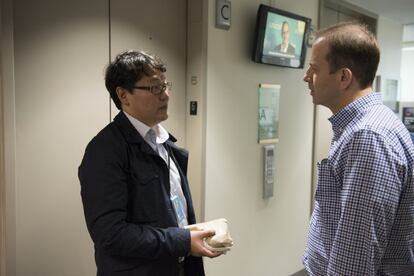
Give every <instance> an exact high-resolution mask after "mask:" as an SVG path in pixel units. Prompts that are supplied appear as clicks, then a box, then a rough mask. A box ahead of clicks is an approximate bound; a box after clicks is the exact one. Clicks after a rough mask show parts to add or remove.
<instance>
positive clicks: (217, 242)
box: [186, 218, 233, 251]
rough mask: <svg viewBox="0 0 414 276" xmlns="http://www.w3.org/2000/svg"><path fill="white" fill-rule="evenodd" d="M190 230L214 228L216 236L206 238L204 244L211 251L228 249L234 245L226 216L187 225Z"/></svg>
mask: <svg viewBox="0 0 414 276" xmlns="http://www.w3.org/2000/svg"><path fill="white" fill-rule="evenodd" d="M186 228H187V229H189V230H190V231H194V230H214V231H215V232H216V233H215V235H214V236H212V237H209V238H207V239H205V241H204V245H205V246H206V247H207V248H208V249H209V250H211V251H228V250H230V247H231V246H233V239H232V238H231V236H230V232H229V227H228V223H227V220H226V219H224V218H220V219H215V220H211V221H207V222H202V223H197V224H191V225H188V226H186Z"/></svg>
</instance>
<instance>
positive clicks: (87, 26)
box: [1, 0, 186, 276]
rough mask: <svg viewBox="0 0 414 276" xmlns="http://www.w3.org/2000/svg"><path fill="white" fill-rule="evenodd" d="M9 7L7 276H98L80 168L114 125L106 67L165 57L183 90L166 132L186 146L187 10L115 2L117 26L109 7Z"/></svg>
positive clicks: (22, 0)
mask: <svg viewBox="0 0 414 276" xmlns="http://www.w3.org/2000/svg"><path fill="white" fill-rule="evenodd" d="M3 2H8V3H9V4H10V5H9V6H10V7H8V6H7V9H3V5H2V15H3V14H7V15H8V16H7V19H9V20H10V22H9V25H8V28H7V31H8V33H6V35H5V32H2V39H3V38H7V39H5V40H2V60H1V61H2V62H1V64H2V75H1V76H2V78H3V77H4V79H5V81H4V82H3V86H2V87H5V86H6V84H7V85H8V86H7V87H6V89H4V91H3V89H2V92H4V95H5V100H4V102H3V103H4V104H3V105H2V107H4V108H5V110H4V113H5V116H4V119H5V122H6V124H5V134H6V139H5V141H4V145H5V146H6V148H7V152H5V155H6V164H5V170H6V188H7V191H6V193H7V202H6V203H7V205H8V206H7V207H8V208H7V274H6V275H10V276H13V275H18V276H20V275H22V276H25V275H34V276H36V275H41V276H48V275H50V276H55V275H68V276H72V275H94V274H95V273H96V268H95V264H94V260H93V245H92V242H91V239H90V237H89V234H88V232H87V229H86V226H85V222H84V218H83V210H82V204H81V200H80V194H79V192H80V187H79V181H78V179H77V167H78V165H79V163H80V161H81V158H82V155H83V152H84V149H85V146H86V144H87V143H88V141H89V140H90V139H91V138H92V137H93V136H94V135H95V134H96V133H97V132H98V131H99V130H100V129H101V128H102V127H104V126H105V125H106V124H107V123H108V122H109V120H110V117H111V112H110V101H109V96H108V94H107V92H106V89H105V87H104V80H103V79H104V67H105V65H106V64H107V63H108V61H109V58H110V56H111V57H113V56H114V55H115V54H117V53H118V52H119V51H121V50H125V49H131V48H136V49H145V50H150V51H151V52H153V53H156V54H158V55H160V56H161V57H162V58H163V59H164V61H166V63H167V66H168V69H169V70H168V73H167V77H168V78H169V79H170V80H172V82H173V83H174V90H173V92H174V94H173V96H172V98H171V102H170V119H169V121H168V123H167V124H166V126H167V128H168V129H169V130H171V132H173V133H174V134H175V135H176V136H177V138H178V139H180V144H181V145H185V138H186V137H185V136H186V134H185V123H183V122H184V121H185V74H186V69H185V68H186V1H185V0H182V1H180V3H179V4H178V3H177V2H168V3H165V1H161V0H160V1H151V2H146V3H147V5H142V2H141V3H140V4H141V5H138V3H137V2H136V1H112V6H111V7H110V8H111V20H109V5H108V1H104V2H102V1H98V0H93V1H88V2H84V1H80V0H76V1H70V2H67V1H63V0H57V1H56V0H41V1H35V2H34V1H29V0H17V1H14V3H13V5H14V7H13V8H14V12H13V11H12V9H11V3H12V1H3ZM3 2H2V4H3ZM3 11H4V13H3ZM138 11H139V13H143V16H141V21H139V20H137V19H136V18H137V16H136V15H137V12H138ZM155 11H156V13H157V16H159V18H158V21H157V22H158V23H160V24H163V25H165V26H168V27H165V28H159V25H158V24H154V21H153V14H154V12H155ZM144 15H145V16H146V17H145V16H144ZM3 19H4V17H2V23H3V21H4V20H3ZM110 21H111V27H109V26H110V24H109V22H110ZM2 27H3V24H2ZM9 34H10V35H9ZM13 35H14V37H13ZM6 42H7V43H6ZM13 44H14V45H13ZM6 46H7V47H6ZM13 52H14V53H13ZM3 56H6V57H7V59H4V58H3ZM13 57H15V67H14V70H13V66H12V65H13ZM4 68H7V71H4ZM14 85H15V88H14ZM113 113H115V112H113ZM2 267H3V266H2Z"/></svg>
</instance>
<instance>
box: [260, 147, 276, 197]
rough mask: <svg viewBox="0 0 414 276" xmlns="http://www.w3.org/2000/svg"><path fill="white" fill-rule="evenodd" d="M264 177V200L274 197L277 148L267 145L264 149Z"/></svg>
mask: <svg viewBox="0 0 414 276" xmlns="http://www.w3.org/2000/svg"><path fill="white" fill-rule="evenodd" d="M263 153H264V154H263V158H264V162H263V163H264V176H263V198H269V197H272V196H273V184H274V178H275V165H274V163H275V161H274V160H275V158H274V157H275V156H274V153H275V146H274V145H266V146H264V147H263Z"/></svg>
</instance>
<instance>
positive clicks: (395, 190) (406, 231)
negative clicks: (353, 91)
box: [303, 93, 414, 276]
mask: <svg viewBox="0 0 414 276" xmlns="http://www.w3.org/2000/svg"><path fill="white" fill-rule="evenodd" d="M329 120H330V122H331V124H332V128H333V132H334V137H333V139H332V143H331V147H330V151H329V156H328V158H327V159H324V160H322V161H321V162H320V163H318V186H317V189H316V194H315V209H314V211H313V214H312V218H311V222H310V230H309V238H308V246H307V248H306V251H305V255H304V260H303V261H304V265H305V268H306V270H307V271H308V273H309V274H310V275H324V276H326V275H335V276H336V275H346V276H351V275H357V276H362V275H363V276H366V275H407V276H408V275H410V276H412V275H414V177H413V159H414V146H413V143H412V141H411V139H410V135H409V134H408V131H407V129H406V128H405V127H404V125H403V124H402V122H401V121H400V120H399V119H398V118H397V117H396V116H395V114H394V113H393V112H392V111H391V110H389V109H388V108H387V107H385V106H384V105H383V104H382V102H381V94H379V93H370V94H368V95H366V96H364V97H362V98H360V99H358V100H356V101H354V102H352V103H351V104H349V105H348V106H346V107H345V108H344V109H342V110H341V111H339V112H338V113H336V114H335V115H333V116H332V117H331V118H330V119H329Z"/></svg>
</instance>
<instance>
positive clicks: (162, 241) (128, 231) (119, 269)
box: [79, 51, 220, 276]
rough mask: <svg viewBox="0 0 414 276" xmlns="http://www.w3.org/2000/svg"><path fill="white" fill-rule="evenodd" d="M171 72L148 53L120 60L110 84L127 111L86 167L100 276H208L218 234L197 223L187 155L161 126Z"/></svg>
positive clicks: (101, 138) (86, 203)
mask: <svg viewBox="0 0 414 276" xmlns="http://www.w3.org/2000/svg"><path fill="white" fill-rule="evenodd" d="M165 71H166V68H165V65H164V64H163V63H162V62H161V61H160V60H159V59H158V58H157V57H154V56H151V55H149V54H147V53H145V52H142V51H127V52H124V53H121V54H119V55H118V56H117V57H116V58H115V60H114V61H113V62H112V63H110V64H109V66H108V68H107V69H106V76H105V85H106V88H107V89H108V91H109V93H110V95H111V98H112V100H113V102H114V103H115V105H116V106H117V107H118V109H120V110H121V111H120V112H119V114H118V115H117V116H116V117H115V119H114V121H113V122H112V123H110V124H109V125H107V126H106V127H105V128H104V129H103V130H101V131H100V132H99V133H98V134H97V135H96V136H95V137H94V138H93V139H92V141H91V142H90V143H89V144H88V146H87V148H86V151H85V155H84V157H83V160H82V163H81V165H80V167H79V179H80V183H81V195H82V202H83V207H84V213H85V219H86V224H87V227H88V230H89V233H90V235H91V237H92V239H93V242H94V244H95V260H96V265H97V275H98V276H109V275H120V276H121V275H122V276H132V275H134V276H144V275H145V276H146V275H148V276H157V275H159V276H178V275H180V276H181V275H186V276H203V275H204V269H203V264H202V259H201V256H208V257H216V256H218V255H220V253H217V252H212V251H210V250H208V249H207V248H205V247H204V245H203V239H204V238H207V237H209V236H212V235H214V232H211V231H191V232H190V231H189V230H187V229H185V228H184V227H185V226H186V225H188V224H193V223H195V215H194V209H193V205H192V200H191V195H190V190H189V185H188V182H187V178H186V173H187V160H188V153H187V151H185V150H184V149H180V148H178V147H177V146H175V145H174V142H175V141H176V140H175V138H174V137H172V136H171V135H169V133H168V132H167V131H166V130H165V129H164V128H163V127H162V126H161V125H160V124H159V123H160V122H162V121H164V120H166V119H167V117H168V114H167V108H168V100H169V92H170V89H171V83H169V82H167V81H166V78H165V76H164V73H165Z"/></svg>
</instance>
